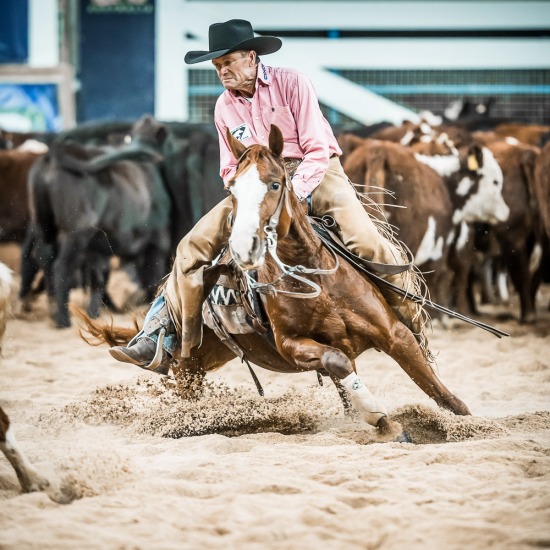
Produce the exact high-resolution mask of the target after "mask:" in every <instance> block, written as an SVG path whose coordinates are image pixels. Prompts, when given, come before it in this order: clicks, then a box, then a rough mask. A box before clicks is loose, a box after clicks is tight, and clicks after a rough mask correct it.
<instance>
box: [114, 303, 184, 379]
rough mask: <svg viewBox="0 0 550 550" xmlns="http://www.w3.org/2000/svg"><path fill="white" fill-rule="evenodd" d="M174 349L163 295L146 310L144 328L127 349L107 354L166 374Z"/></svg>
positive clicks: (116, 349)
mask: <svg viewBox="0 0 550 550" xmlns="http://www.w3.org/2000/svg"><path fill="white" fill-rule="evenodd" d="M175 347H176V332H175V327H174V324H173V323H172V320H171V319H170V315H169V313H168V308H167V306H166V302H165V299H164V296H163V295H160V296H158V297H157V298H156V299H155V301H154V302H153V304H152V305H151V308H150V309H149V311H148V313H147V315H146V317H145V321H144V323H143V328H142V329H141V331H140V332H139V333H138V334H136V336H134V338H132V340H131V341H130V342H129V343H128V345H127V346H114V347H112V348H111V349H109V353H110V354H111V355H112V356H113V357H114V358H115V359H116V360H117V361H122V362H123V363H131V364H132V365H137V366H138V367H141V368H144V369H148V370H152V371H154V372H157V373H159V374H167V373H168V370H169V368H170V362H171V359H172V357H173V355H174V350H175Z"/></svg>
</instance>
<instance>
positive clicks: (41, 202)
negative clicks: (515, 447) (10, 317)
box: [0, 116, 550, 327]
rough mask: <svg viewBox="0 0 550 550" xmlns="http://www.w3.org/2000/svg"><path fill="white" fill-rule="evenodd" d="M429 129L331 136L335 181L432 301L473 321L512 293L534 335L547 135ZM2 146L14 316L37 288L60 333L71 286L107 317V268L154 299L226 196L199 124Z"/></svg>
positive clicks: (84, 130) (90, 127)
mask: <svg viewBox="0 0 550 550" xmlns="http://www.w3.org/2000/svg"><path fill="white" fill-rule="evenodd" d="M438 122H439V124H437V125H435V124H433V122H432V124H429V123H428V122H427V120H426V121H424V122H422V123H420V124H413V123H410V122H405V123H403V124H402V125H401V126H392V125H385V124H384V125H376V126H374V127H372V128H362V129H361V131H355V132H353V133H352V132H337V137H338V140H339V143H340V145H341V148H342V151H343V156H342V159H341V160H342V164H343V166H344V169H345V170H346V173H347V174H348V176H349V177H350V180H351V181H352V182H353V183H354V184H355V186H356V188H357V191H358V192H359V193H361V194H364V195H366V196H368V197H369V199H370V200H371V201H374V202H375V203H377V204H378V206H379V208H378V209H376V210H373V214H374V215H376V216H383V217H385V218H386V219H387V220H388V221H389V223H390V224H391V225H392V226H393V227H394V228H395V232H396V234H397V236H398V237H399V238H400V239H401V240H402V241H404V243H405V244H406V245H407V246H408V247H409V249H410V250H411V251H412V253H413V255H414V257H415V263H416V265H417V266H418V267H419V268H420V269H421V270H422V271H423V272H425V274H426V275H425V276H426V279H427V283H428V288H429V290H430V293H431V298H432V299H433V300H434V301H435V302H438V303H441V304H442V305H445V306H447V307H451V308H454V309H456V310H458V311H459V312H461V313H464V314H469V315H475V314H478V307H477V306H478V304H479V302H480V301H482V302H488V301H495V300H500V301H501V302H504V303H506V302H507V301H508V299H509V289H513V291H514V292H516V293H517V295H518V296H519V301H520V311H519V312H518V314H519V318H520V320H521V321H522V322H533V321H534V320H535V314H536V311H535V297H536V293H537V289H538V287H539V285H540V283H541V281H543V280H544V279H545V278H547V277H548V269H549V245H548V242H549V235H550V143H545V140H546V139H547V138H548V137H549V135H550V134H549V130H550V126H540V125H528V124H520V123H509V122H508V123H503V122H495V123H494V124H492V125H491V123H490V119H484V122H483V126H482V128H483V129H482V130H479V129H478V128H477V127H476V125H475V124H474V123H472V122H471V121H468V120H467V119H465V120H457V121H452V122H451V121H447V122H441V121H438ZM365 136H366V137H365ZM0 147H4V149H3V150H0V242H10V241H11V242H16V243H19V244H20V245H21V250H22V254H21V270H20V274H21V285H20V298H21V301H22V304H23V306H24V308H27V309H28V308H31V307H32V295H33V292H35V291H36V289H37V288H39V289H40V288H45V289H46V291H47V293H48V296H49V298H50V304H51V312H52V317H53V319H54V321H55V323H56V325H57V326H59V327H67V326H69V325H70V322H71V321H70V316H69V313H68V308H67V304H68V300H69V291H70V289H71V288H73V287H75V286H83V287H86V288H87V289H88V290H89V292H90V303H89V306H88V313H89V314H90V315H91V316H93V317H95V316H97V315H98V314H99V310H100V307H101V306H102V305H107V306H109V307H113V308H114V305H113V301H112V299H111V298H110V297H109V295H108V293H107V291H106V285H107V280H108V277H109V272H110V266H111V260H112V258H113V257H117V258H118V259H119V261H120V264H121V265H122V266H124V267H125V268H126V269H127V271H128V272H129V273H130V274H132V276H133V277H134V278H135V279H136V282H137V283H138V284H139V285H141V287H142V288H143V290H144V295H145V296H146V299H150V298H151V297H152V296H153V294H154V292H155V290H156V288H157V285H158V284H159V282H160V280H161V279H162V277H163V276H164V275H165V274H166V273H167V272H168V270H169V266H170V261H171V259H172V257H173V254H174V251H175V248H176V246H177V244H178V242H179V240H180V239H181V237H182V236H183V235H184V234H185V233H186V232H187V231H188V230H189V229H190V228H191V227H192V226H193V225H194V224H195V222H196V221H197V220H198V219H199V218H200V217H201V216H202V215H203V214H204V213H205V212H207V211H208V210H209V209H210V208H211V207H213V206H214V205H215V204H216V203H217V202H218V201H219V200H221V198H223V196H224V192H223V185H222V182H221V179H220V177H219V175H218V167H219V156H218V147H219V146H218V141H217V137H216V133H215V130H214V128H213V127H212V126H209V125H200V124H185V123H161V122H159V121H157V120H155V119H154V118H153V117H151V116H144V117H142V118H141V119H140V120H138V121H136V122H133V123H132V122H105V123H95V124H83V125H81V126H78V127H77V128H75V129H73V130H70V131H66V132H62V133H60V134H38V135H37V134H32V135H29V134H15V133H8V132H5V131H2V132H1V133H0ZM37 281H38V282H37ZM514 314H515V312H514Z"/></svg>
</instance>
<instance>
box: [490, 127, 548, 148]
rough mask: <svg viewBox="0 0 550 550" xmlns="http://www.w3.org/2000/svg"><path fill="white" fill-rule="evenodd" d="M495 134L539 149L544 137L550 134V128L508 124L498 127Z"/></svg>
mask: <svg viewBox="0 0 550 550" xmlns="http://www.w3.org/2000/svg"><path fill="white" fill-rule="evenodd" d="M494 132H495V134H497V135H499V136H502V137H504V138H515V139H517V140H518V141H519V142H520V143H524V144H526V145H533V146H535V147H539V146H540V145H541V138H542V136H544V135H545V134H547V133H548V132H550V126H547V125H546V126H543V125H539V124H522V123H507V124H499V125H498V126H496V127H495V129H494Z"/></svg>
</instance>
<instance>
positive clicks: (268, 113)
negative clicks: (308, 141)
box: [263, 105, 298, 143]
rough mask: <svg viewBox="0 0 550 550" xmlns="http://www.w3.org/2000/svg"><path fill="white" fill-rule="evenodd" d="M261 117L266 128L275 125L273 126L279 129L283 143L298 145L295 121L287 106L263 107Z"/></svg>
mask: <svg viewBox="0 0 550 550" xmlns="http://www.w3.org/2000/svg"><path fill="white" fill-rule="evenodd" d="M263 115H264V120H265V121H266V122H267V126H268V128H269V125H270V124H275V126H278V127H279V129H280V130H281V132H282V133H283V138H284V141H286V142H294V143H298V131H297V128H296V121H295V120H294V116H293V115H292V112H291V111H290V108H289V107H288V106H286V105H285V106H282V107H265V108H264V113H263Z"/></svg>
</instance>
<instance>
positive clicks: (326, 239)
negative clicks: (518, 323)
mask: <svg viewBox="0 0 550 550" xmlns="http://www.w3.org/2000/svg"><path fill="white" fill-rule="evenodd" d="M310 221H311V225H312V226H313V229H314V230H315V232H316V233H317V235H318V236H319V238H320V239H321V240H322V241H323V243H324V244H325V246H326V247H327V248H329V249H331V250H334V251H335V252H336V253H337V254H339V255H340V256H341V257H342V258H345V259H346V260H347V261H348V262H349V263H351V264H352V265H353V266H354V267H355V268H356V269H357V270H358V271H360V272H361V273H364V274H365V275H367V276H368V277H369V278H371V279H373V280H374V281H375V282H376V283H377V284H378V283H380V284H382V285H383V286H385V287H387V288H389V289H391V290H392V291H393V292H395V293H397V294H399V295H400V296H403V297H404V298H407V299H408V300H411V301H413V302H415V303H417V304H420V305H422V306H423V307H427V308H429V309H432V310H435V311H440V312H441V313H444V314H446V315H448V316H449V317H454V318H455V319H460V320H461V321H464V322H466V323H469V324H471V325H474V326H475V327H478V328H482V329H483V330H486V331H487V332H490V333H491V334H493V335H495V336H497V337H498V338H502V337H503V336H510V335H509V334H508V333H507V332H504V331H502V330H500V329H498V328H496V327H493V326H491V325H488V324H486V323H482V322H481V321H476V320H475V319H471V318H470V317H466V315H462V313H458V312H457V311H453V310H452V309H448V308H446V307H444V306H442V305H440V304H436V303H435V302H432V301H431V300H429V299H428V298H424V297H423V296H417V295H416V294H411V293H410V292H407V291H406V290H404V289H402V288H401V287H398V286H396V285H394V284H392V283H390V282H389V281H387V280H386V279H383V278H382V277H380V276H378V275H376V273H374V272H373V271H374V269H372V263H373V262H368V261H367V260H363V258H359V257H358V256H356V255H355V254H353V253H351V252H350V251H349V250H348V249H347V248H345V246H343V245H340V244H338V243H337V242H336V241H335V240H333V238H332V234H331V232H329V231H328V230H327V228H326V227H325V226H324V225H323V220H319V219H318V218H310ZM369 268H370V269H369ZM386 273H387V272H386ZM397 273H399V271H398V272H397Z"/></svg>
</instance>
